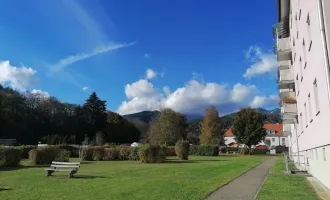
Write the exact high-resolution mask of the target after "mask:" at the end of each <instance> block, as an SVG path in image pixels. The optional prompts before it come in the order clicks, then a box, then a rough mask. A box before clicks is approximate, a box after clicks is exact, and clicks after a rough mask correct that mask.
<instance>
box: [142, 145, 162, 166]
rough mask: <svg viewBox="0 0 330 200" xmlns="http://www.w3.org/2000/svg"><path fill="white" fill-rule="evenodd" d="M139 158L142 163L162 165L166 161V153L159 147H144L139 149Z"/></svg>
mask: <svg viewBox="0 0 330 200" xmlns="http://www.w3.org/2000/svg"><path fill="white" fill-rule="evenodd" d="M139 158H140V161H141V162H142V163H162V162H165V160H166V152H165V151H164V148H162V147H161V146H159V145H149V144H147V145H144V146H141V147H140V148H139Z"/></svg>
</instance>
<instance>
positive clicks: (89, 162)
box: [80, 161, 95, 165]
mask: <svg viewBox="0 0 330 200" xmlns="http://www.w3.org/2000/svg"><path fill="white" fill-rule="evenodd" d="M80 164H84V165H86V164H95V162H92V161H81V162H80Z"/></svg>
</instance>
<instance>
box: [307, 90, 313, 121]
mask: <svg viewBox="0 0 330 200" xmlns="http://www.w3.org/2000/svg"><path fill="white" fill-rule="evenodd" d="M308 108H309V118H310V122H312V121H313V112H312V103H311V93H309V94H308Z"/></svg>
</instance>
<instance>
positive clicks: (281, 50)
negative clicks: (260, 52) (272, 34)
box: [277, 37, 292, 61]
mask: <svg viewBox="0 0 330 200" xmlns="http://www.w3.org/2000/svg"><path fill="white" fill-rule="evenodd" d="M291 52H292V49H291V43H290V38H289V37H286V38H278V39H277V60H278V61H285V60H291V57H292V56H291Z"/></svg>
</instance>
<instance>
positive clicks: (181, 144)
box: [175, 140, 190, 160]
mask: <svg viewBox="0 0 330 200" xmlns="http://www.w3.org/2000/svg"><path fill="white" fill-rule="evenodd" d="M189 146H190V145H189V142H188V141H185V140H179V141H178V142H177V143H176V144H175V153H176V155H177V156H178V157H179V159H180V160H188V155H189Z"/></svg>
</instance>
